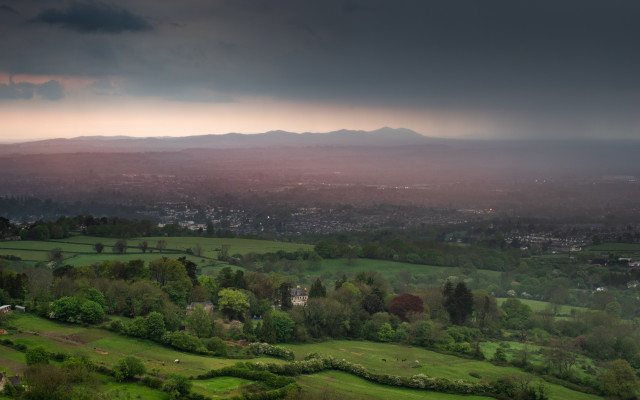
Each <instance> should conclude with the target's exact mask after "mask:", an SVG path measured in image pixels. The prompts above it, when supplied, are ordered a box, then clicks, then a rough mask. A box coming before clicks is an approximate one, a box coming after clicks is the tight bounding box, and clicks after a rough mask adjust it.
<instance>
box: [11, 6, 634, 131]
mask: <svg viewBox="0 0 640 400" xmlns="http://www.w3.org/2000/svg"><path fill="white" fill-rule="evenodd" d="M11 4H12V5H13V3H11ZM16 4H18V3H16ZM19 4H20V7H21V8H19V11H20V12H21V14H22V15H26V16H29V17H28V18H31V17H33V16H35V20H37V21H39V22H45V23H49V24H53V25H57V26H62V27H65V28H67V29H48V27H47V26H46V25H44V24H18V23H17V22H16V21H14V20H16V19H17V18H15V17H12V18H8V14H7V13H4V14H5V15H6V16H7V17H6V18H5V20H9V22H10V23H11V25H6V26H8V28H6V29H8V30H9V31H8V33H9V34H5V33H4V32H3V34H2V36H3V40H2V41H0V54H2V57H0V72H7V73H14V74H21V73H23V74H24V73H27V74H40V75H71V76H75V75H81V76H89V77H92V78H94V79H95V80H100V79H104V78H105V77H117V78H118V81H117V82H118V87H117V90H115V89H113V88H106V89H105V88H98V87H92V88H91V89H92V90H97V91H98V92H99V93H101V94H105V95H109V94H113V95H116V94H117V95H133V96H151V97H164V98H169V99H173V100H176V101H231V99H233V98H238V97H239V96H241V95H263V96H267V97H273V98H277V99H284V100H294V101H310V102H320V103H322V102H326V103H334V104H348V105H357V106H371V105H374V106H382V107H396V108H399V109H401V108H412V109H416V108H424V109H430V110H436V111H437V110H439V109H442V110H454V111H466V110H469V111H478V112H485V111H487V112H498V113H503V114H505V115H509V116H513V117H516V118H520V117H522V118H525V119H527V118H528V119H529V120H546V121H558V123H560V122H562V123H563V124H565V125H571V124H573V125H574V126H576V124H575V121H579V120H581V119H588V118H592V119H596V118H597V119H598V121H600V122H602V121H605V122H603V124H604V125H608V122H607V121H612V122H611V124H610V125H608V126H610V127H618V126H619V125H620V124H626V127H628V126H632V125H633V124H635V126H636V128H635V129H636V131H637V126H639V125H640V123H639V122H638V117H637V114H638V112H637V110H638V109H639V107H640V98H639V97H640V79H639V78H638V73H637V71H640V52H638V51H637V49H636V48H637V38H638V37H640V24H638V23H637V21H638V20H640V2H639V1H637V0H608V1H603V0H562V1H557V0H538V1H524V0H483V1H478V0H421V1H417V0H397V1H393V2H390V1H388V0H346V1H344V0H323V1H300V0H273V1H263V0H220V1H212V0H191V1H189V2H174V1H167V0H130V1H128V2H126V3H125V2H124V1H120V0H114V2H113V3H109V5H106V4H103V3H71V5H70V6H68V7H67V8H65V9H59V8H56V7H58V6H57V3H56V2H54V1H53V0H42V1H41V2H28V3H25V2H20V3H19ZM111 4H113V5H111ZM36 7H38V8H36ZM125 7H126V9H125ZM43 10H44V11H43ZM1 14H2V13H0V17H2V15H1ZM141 15H144V16H145V18H146V19H145V18H142V17H140V16H141ZM148 21H153V30H152V31H150V33H149V34H145V35H86V34H84V33H86V32H97V31H102V32H122V31H140V30H149V29H151V25H150V23H149V22H148ZM2 22H4V21H2ZM1 30H2V23H0V31H1ZM43 60H46V62H43ZM523 121H524V119H523ZM616 121H619V122H618V125H616ZM525 122H526V121H525ZM585 124H588V123H585ZM565 125H563V126H565ZM532 126H533V125H532Z"/></svg>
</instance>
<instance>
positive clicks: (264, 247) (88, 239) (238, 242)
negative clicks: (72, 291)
mask: <svg viewBox="0 0 640 400" xmlns="http://www.w3.org/2000/svg"><path fill="white" fill-rule="evenodd" d="M117 240H118V239H115V238H103V237H95V236H82V235H78V236H72V237H70V238H66V239H61V240H49V241H31V240H24V241H6V242H5V241H2V242H0V255H15V256H18V257H20V258H21V259H22V260H24V261H36V262H40V261H46V260H47V252H48V251H49V250H52V249H54V248H56V247H59V248H61V249H62V253H63V257H64V259H65V260H64V262H65V263H68V264H71V265H86V264H91V263H94V262H100V261H103V260H106V259H110V260H111V259H117V260H121V261H127V260H130V259H132V258H141V259H144V260H145V261H149V260H153V259H154V258H158V257H160V256H161V255H167V256H172V257H181V256H183V255H186V256H187V257H189V259H191V260H192V261H194V262H196V261H203V260H205V259H216V258H217V257H218V252H219V251H220V249H221V248H222V246H223V245H225V246H229V255H233V254H236V253H239V254H247V253H252V252H255V253H268V252H277V251H279V250H284V251H287V252H293V251H297V250H300V249H302V250H312V249H313V246H311V245H306V244H299V243H289V242H272V241H266V240H251V239H221V238H203V237H197V238H196V237H145V238H131V239H127V245H128V249H127V251H126V254H114V253H113V251H112V246H113V245H114V244H115V243H116V241H117ZM159 240H164V241H165V242H166V249H164V251H163V252H162V253H159V252H158V251H157V249H155V246H156V244H157V243H158V241H159ZM143 241H146V242H147V243H148V245H149V250H147V253H143V252H142V250H140V249H139V248H138V244H140V243H141V242H143ZM97 242H100V243H102V244H104V246H105V248H104V250H103V253H102V254H97V253H96V252H95V251H94V250H93V245H94V244H95V243H97ZM196 246H200V248H201V251H202V253H201V256H200V257H194V256H191V255H190V254H188V253H187V252H186V251H187V249H194V248H195V247H196Z"/></svg>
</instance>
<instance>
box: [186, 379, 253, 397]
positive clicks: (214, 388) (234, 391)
mask: <svg viewBox="0 0 640 400" xmlns="http://www.w3.org/2000/svg"><path fill="white" fill-rule="evenodd" d="M253 384H255V382H254V381H250V380H247V379H242V378H236V377H233V376H219V377H217V378H212V379H206V380H196V381H193V391H194V392H196V393H200V394H203V395H205V396H208V397H212V398H217V397H220V396H221V395H224V397H228V396H236V395H239V394H240V392H241V389H242V388H243V387H245V386H249V385H253Z"/></svg>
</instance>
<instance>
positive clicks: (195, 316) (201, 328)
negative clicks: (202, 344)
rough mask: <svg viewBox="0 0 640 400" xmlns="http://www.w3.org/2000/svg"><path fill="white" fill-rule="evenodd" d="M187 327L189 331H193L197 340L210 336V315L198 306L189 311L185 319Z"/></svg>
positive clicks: (211, 326) (211, 325)
mask: <svg viewBox="0 0 640 400" xmlns="http://www.w3.org/2000/svg"><path fill="white" fill-rule="evenodd" d="M187 327H188V328H189V330H190V331H193V332H194V333H195V334H196V336H198V337H199V338H203V337H209V336H211V330H212V328H213V323H212V322H211V315H209V313H208V312H207V310H205V309H204V307H202V305H200V304H196V306H195V307H194V308H193V310H191V314H189V316H188V317H187Z"/></svg>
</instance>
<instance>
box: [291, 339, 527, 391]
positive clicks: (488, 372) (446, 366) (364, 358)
mask: <svg viewBox="0 0 640 400" xmlns="http://www.w3.org/2000/svg"><path fill="white" fill-rule="evenodd" d="M286 347H287V348H288V349H290V350H292V351H293V352H294V353H295V355H296V358H297V359H302V358H304V356H306V355H307V354H311V353H320V354H323V355H327V356H332V357H334V358H338V359H345V360H347V361H350V362H352V363H355V364H361V365H362V366H364V367H365V368H366V369H367V370H368V371H371V372H374V373H393V374H394V375H400V376H411V375H416V374H425V375H427V376H441V377H445V378H450V379H463V380H465V381H468V382H477V381H479V379H478V378H474V377H472V376H470V375H469V373H474V374H478V375H480V376H481V377H482V378H485V379H495V378H499V377H503V376H508V375H514V374H521V373H522V372H521V371H520V370H519V369H517V368H515V367H500V366H496V365H493V364H491V363H488V362H484V361H478V360H472V359H467V358H461V357H456V356H453V355H449V354H441V353H436V352H434V351H430V350H426V349H423V348H419V347H409V346H403V345H399V344H391V343H376V342H367V341H349V340H334V341H329V342H324V343H313V344H300V345H287V346H286ZM403 359H405V360H406V361H402V360H403ZM383 360H386V361H383ZM416 360H417V361H418V363H416ZM391 371H393V372H391Z"/></svg>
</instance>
